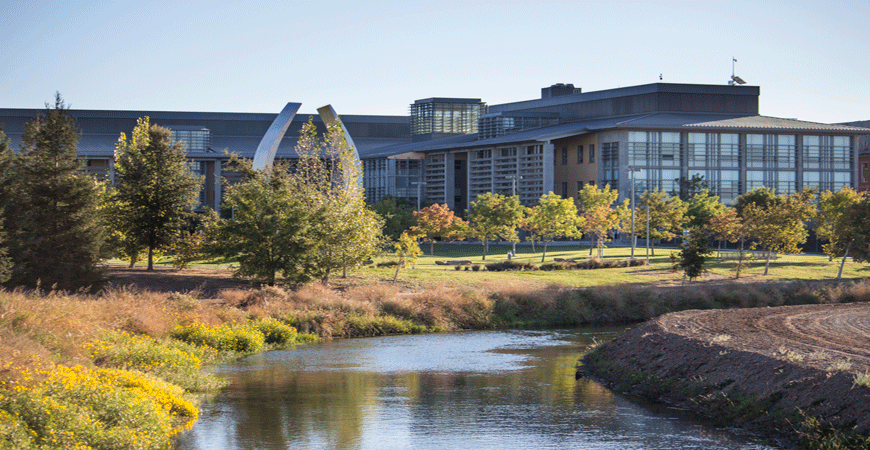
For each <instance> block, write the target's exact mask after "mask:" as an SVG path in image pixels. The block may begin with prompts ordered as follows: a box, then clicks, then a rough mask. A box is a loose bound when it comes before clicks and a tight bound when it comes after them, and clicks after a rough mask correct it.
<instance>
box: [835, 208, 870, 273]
mask: <svg viewBox="0 0 870 450" xmlns="http://www.w3.org/2000/svg"><path fill="white" fill-rule="evenodd" d="M843 222H844V227H843V228H844V230H845V231H844V233H846V234H847V235H848V236H851V237H852V239H853V241H852V246H851V248H852V249H853V251H852V259H853V260H855V261H857V262H865V263H866V262H870V193H868V192H864V193H862V195H861V200H859V201H858V202H857V203H854V204H852V205H851V206H850V207H849V208H848V209H847V210H846V211H845V213H844V218H843ZM841 272H842V269H841Z"/></svg>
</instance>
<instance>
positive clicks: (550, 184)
mask: <svg viewBox="0 0 870 450" xmlns="http://www.w3.org/2000/svg"><path fill="white" fill-rule="evenodd" d="M759 96H760V88H759V87H757V86H745V85H744V86H736V85H733V86H732V85H697V84H672V83H654V84H647V85H641V86H631V87H624V88H617V89H608V90H603V91H594V92H582V90H581V89H580V88H575V87H574V86H573V85H571V84H556V85H552V86H550V87H545V88H543V89H541V95H540V98H535V99H532V100H527V101H520V102H514V103H506V104H501V105H489V106H487V104H486V103H484V102H482V101H481V99H477V98H470V99H462V98H442V97H433V98H428V99H423V100H417V101H415V102H414V103H413V104H411V105H410V116H360V115H346V116H342V117H341V119H342V122H343V123H344V125H345V126H346V128H347V131H348V132H349V134H350V136H351V137H352V139H353V141H354V142H355V144H356V146H357V151H358V154H359V155H360V159H361V160H362V165H363V170H364V178H363V187H364V188H365V192H366V199H367V200H368V201H369V202H370V203H373V202H376V201H378V200H379V199H381V198H383V197H384V196H387V195H391V196H395V197H403V198H408V199H417V198H421V197H423V198H426V199H428V200H431V201H437V202H441V203H447V204H448V206H450V208H451V209H453V210H455V211H458V212H460V213H461V212H462V211H464V210H465V209H467V208H468V207H469V204H470V202H472V201H474V200H475V199H476V198H477V196H478V195H480V194H483V193H486V192H498V193H504V194H512V193H514V192H516V194H517V195H519V197H520V199H521V201H522V202H523V203H525V204H528V205H531V204H533V203H534V202H535V201H536V200H537V199H539V198H540V197H541V195H543V194H546V193H547V192H549V191H553V192H555V193H557V194H559V195H562V196H563V197H575V198H576V196H577V192H578V191H579V190H580V189H581V188H582V186H583V185H584V184H594V185H598V186H604V185H610V186H611V187H613V188H616V189H618V190H619V192H620V195H621V196H622V198H621V199H620V200H619V201H622V200H623V199H624V198H626V195H627V194H628V193H629V192H631V180H632V179H633V180H634V184H635V192H636V193H637V195H640V194H641V193H643V192H644V191H645V190H651V189H657V188H658V189H663V190H665V191H667V192H677V191H678V190H679V185H680V180H681V179H685V180H689V179H692V177H693V176H701V177H703V180H704V182H705V183H706V184H707V187H708V188H709V189H710V190H711V191H712V193H713V194H715V195H718V196H720V198H721V199H722V201H723V202H725V203H731V202H732V201H734V199H736V198H737V196H739V195H741V194H743V193H745V192H747V191H749V190H751V189H754V188H757V187H761V186H767V187H770V188H774V189H776V192H777V193H790V192H794V191H797V190H800V189H802V188H804V187H815V188H819V189H820V190H833V191H836V190H839V189H840V188H841V187H843V186H853V187H856V188H858V187H859V186H862V187H864V188H865V189H866V188H867V184H866V183H867V182H866V180H867V179H868V176H870V174H868V170H870V169H868V161H867V158H870V155H868V153H867V152H868V151H867V135H868V134H870V129H868V128H865V127H866V126H868V125H870V123H867V122H855V123H851V124H840V125H831V124H821V123H813V122H805V121H800V120H796V119H782V118H776V117H768V116H762V115H760V114H759ZM40 112H41V111H40V110H36V109H0V126H2V128H3V130H4V131H5V133H6V134H7V135H8V136H9V137H10V139H11V140H12V145H13V148H18V147H19V145H20V141H21V135H22V133H23V131H24V126H25V124H26V122H28V121H29V120H32V119H33V118H34V117H35V116H36V115H37V114H39V113H40ZM69 113H70V115H72V116H73V117H75V118H76V120H77V122H78V126H79V127H80V129H81V132H82V137H81V140H80V142H79V152H80V154H81V157H82V159H83V160H85V161H86V168H87V170H88V171H90V172H92V173H94V174H97V175H100V176H103V177H107V178H111V177H112V176H113V153H114V144H115V142H116V141H117V139H118V136H119V135H120V133H121V132H124V133H127V134H128V135H129V133H130V132H131V131H132V130H133V128H134V127H135V125H136V119H137V118H139V117H145V116H148V117H150V118H151V123H154V124H158V125H162V126H165V127H167V128H170V129H171V130H172V131H173V138H174V139H176V140H178V141H183V142H185V144H186V148H187V152H188V156H189V158H190V163H191V168H192V169H193V170H194V171H195V172H197V173H200V174H202V175H204V176H205V179H206V183H205V187H204V189H203V191H202V193H201V195H200V203H201V205H202V206H211V207H214V208H216V209H217V208H218V207H219V205H220V199H221V193H222V191H223V188H224V185H225V183H224V180H225V179H226V178H227V177H228V176H231V174H227V173H226V172H225V170H224V166H225V164H226V161H227V156H226V155H225V152H230V153H235V154H238V155H240V156H242V157H248V158H251V157H253V155H254V152H255V150H256V148H257V146H258V144H259V142H260V140H261V139H262V137H263V135H264V134H265V133H266V131H267V130H268V129H269V127H270V125H271V124H272V122H273V121H274V120H275V118H276V117H277V116H278V114H254V113H214V112H167V111H95V110H70V111H69ZM310 116H313V120H314V123H315V124H317V125H318V127H319V129H320V131H325V130H324V127H323V123H322V122H321V119H320V117H319V116H318V115H316V114H313V115H309V114H298V115H297V116H296V118H295V119H294V120H293V121H292V122H291V124H290V127H289V130H288V131H287V133H286V134H285V136H284V138H283V139H282V140H281V143H280V145H279V148H278V151H277V158H279V159H293V158H295V157H296V154H295V152H294V150H293V149H294V147H295V145H296V142H297V139H298V136H299V132H300V129H301V126H302V124H303V123H304V122H305V121H307V120H308V118H309V117H310ZM859 159H860V161H859ZM231 181H232V180H230V182H231Z"/></svg>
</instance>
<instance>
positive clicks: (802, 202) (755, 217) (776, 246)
mask: <svg viewBox="0 0 870 450" xmlns="http://www.w3.org/2000/svg"><path fill="white" fill-rule="evenodd" d="M814 198H815V193H814V192H813V190H811V189H804V190H803V191H801V192H795V193H793V194H792V195H790V196H787V197H785V196H783V197H781V198H780V200H778V201H776V202H773V203H772V204H768V205H767V207H766V208H764V207H760V206H758V205H756V204H755V203H749V204H747V205H746V207H745V208H744V209H743V217H744V223H746V224H748V226H749V235H750V236H751V237H752V238H753V239H754V240H755V242H754V245H755V246H757V247H760V248H761V249H763V250H764V252H765V254H766V256H767V258H766V262H765V265H764V275H767V273H768V270H769V268H770V260H771V257H772V255H773V253H800V252H801V249H800V245H801V244H803V243H804V242H806V240H807V234H808V233H807V227H806V222H807V221H808V220H810V219H812V218H813V217H814V216H815V214H816V208H815V206H814V205H813V204H812V201H813V199H814Z"/></svg>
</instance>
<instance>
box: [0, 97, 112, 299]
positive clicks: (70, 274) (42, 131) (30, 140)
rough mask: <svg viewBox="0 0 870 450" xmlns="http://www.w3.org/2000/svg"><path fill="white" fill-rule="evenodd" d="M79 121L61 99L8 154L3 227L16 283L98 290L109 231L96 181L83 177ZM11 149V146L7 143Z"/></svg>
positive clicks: (40, 116) (4, 188) (2, 170)
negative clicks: (105, 231)
mask: <svg viewBox="0 0 870 450" xmlns="http://www.w3.org/2000/svg"><path fill="white" fill-rule="evenodd" d="M78 140H79V136H78V131H77V128H76V124H75V120H74V119H73V118H72V117H70V116H69V115H68V114H67V107H66V105H65V104H64V102H63V99H62V98H61V96H60V94H56V95H55V103H54V106H53V107H52V106H50V105H46V111H45V113H44V115H43V114H40V115H39V116H37V117H36V118H35V119H34V120H33V121H31V122H29V123H28V124H27V125H26V127H25V131H24V135H23V137H22V147H21V152H20V153H19V154H17V155H9V153H8V149H4V150H3V151H2V153H4V156H2V159H3V162H0V165H3V166H5V168H3V169H0V172H5V174H4V175H0V177H2V178H7V177H8V176H9V175H12V176H13V178H12V179H11V180H10V179H8V178H7V179H6V180H3V181H2V183H3V184H4V186H3V187H2V189H3V191H4V192H3V194H4V197H5V196H6V195H7V194H10V193H11V194H12V195H13V196H12V197H7V198H6V199H5V200H4V201H3V203H4V205H3V209H4V210H3V212H2V213H3V216H4V217H3V218H4V220H3V225H4V227H6V230H7V232H8V239H9V241H8V243H9V256H10V257H11V259H12V263H13V267H12V269H13V270H12V273H11V278H10V280H9V283H10V284H11V285H23V286H37V285H42V286H50V287H53V288H58V289H62V290H72V289H78V288H81V287H87V286H90V287H92V288H95V287H98V285H99V284H100V283H101V282H102V281H103V277H102V271H101V270H100V269H99V268H98V267H97V264H98V263H99V261H100V252H101V249H102V245H103V228H102V226H101V222H100V220H99V212H98V211H97V198H98V190H97V186H96V183H95V181H94V179H93V178H91V177H89V176H87V175H84V174H81V173H80V172H79V169H80V168H81V162H80V161H79V160H78V159H77V157H78V149H77V143H78ZM7 147H8V146H7Z"/></svg>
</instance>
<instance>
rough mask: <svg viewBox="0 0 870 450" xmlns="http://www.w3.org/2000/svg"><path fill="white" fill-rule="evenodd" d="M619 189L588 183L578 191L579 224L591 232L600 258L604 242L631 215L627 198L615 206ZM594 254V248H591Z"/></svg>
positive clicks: (584, 231) (585, 230)
mask: <svg viewBox="0 0 870 450" xmlns="http://www.w3.org/2000/svg"><path fill="white" fill-rule="evenodd" d="M617 198H619V191H617V190H615V189H613V190H611V189H610V185H609V184H608V185H605V186H604V187H603V188H601V189H598V187H597V186H595V185H591V184H587V185H584V186H583V189H581V190H580V192H578V193H577V202H578V207H579V209H580V218H579V220H578V226H579V227H580V230H582V231H583V233H584V234H591V235H592V236H593V237H594V238H595V240H596V242H597V247H598V258H603V257H604V243H605V241H606V240H607V239H608V238H609V237H610V236H611V233H613V231H614V230H620V229H621V228H622V222H623V221H624V220H626V219H627V218H629V217H631V215H630V210H629V206H628V204H629V200H628V199H626V200H625V201H624V202H623V203H622V204H621V205H617V206H616V207H614V206H613V205H614V203H615V202H616V199H617ZM589 252H590V253H589V254H590V255H591V254H592V250H591V249H590V250H589Z"/></svg>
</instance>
